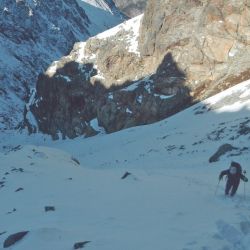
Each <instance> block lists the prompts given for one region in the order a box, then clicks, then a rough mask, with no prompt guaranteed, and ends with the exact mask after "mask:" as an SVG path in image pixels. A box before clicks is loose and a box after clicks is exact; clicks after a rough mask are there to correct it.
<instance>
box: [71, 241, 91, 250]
mask: <svg viewBox="0 0 250 250" xmlns="http://www.w3.org/2000/svg"><path fill="white" fill-rule="evenodd" d="M90 242H91V241H82V242H77V243H75V244H74V249H81V248H84V247H85V245H86V244H88V243H90Z"/></svg>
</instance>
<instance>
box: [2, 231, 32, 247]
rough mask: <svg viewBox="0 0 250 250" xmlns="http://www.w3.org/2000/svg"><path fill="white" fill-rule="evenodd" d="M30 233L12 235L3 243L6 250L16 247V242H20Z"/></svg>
mask: <svg viewBox="0 0 250 250" xmlns="http://www.w3.org/2000/svg"><path fill="white" fill-rule="evenodd" d="M28 232H29V231H24V232H19V233H15V234H12V235H10V236H9V237H8V238H7V239H6V240H5V241H4V243H3V247H4V248H8V247H10V246H12V245H14V244H15V243H16V242H18V241H20V240H21V239H22V238H23V237H24V236H25V235H26V234H27V233H28Z"/></svg>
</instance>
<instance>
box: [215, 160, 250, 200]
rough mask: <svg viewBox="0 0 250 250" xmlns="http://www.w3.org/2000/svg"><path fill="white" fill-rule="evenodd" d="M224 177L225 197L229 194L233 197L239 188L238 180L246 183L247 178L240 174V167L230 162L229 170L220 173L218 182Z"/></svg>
mask: <svg viewBox="0 0 250 250" xmlns="http://www.w3.org/2000/svg"><path fill="white" fill-rule="evenodd" d="M224 175H226V176H227V183H226V188H225V195H228V194H229V192H230V195H231V196H234V195H235V193H236V191H237V189H238V187H239V184H240V180H243V181H245V182H247V181H248V179H247V177H246V176H245V175H243V174H242V168H241V165H240V164H239V163H237V162H234V161H232V162H231V165H230V168H229V169H227V170H224V171H222V172H221V173H220V176H219V180H222V178H223V176H224Z"/></svg>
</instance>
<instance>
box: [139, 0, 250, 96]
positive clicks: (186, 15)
mask: <svg viewBox="0 0 250 250" xmlns="http://www.w3.org/2000/svg"><path fill="white" fill-rule="evenodd" d="M249 45H250V1H243V0H241V1H233V0H231V1H224V0H219V1H217V0H216V1H213V0H212V1H205V0H191V1H184V0H183V1H178V4H176V1H165V0H161V1H157V2H155V1H153V0H150V1H149V3H148V8H147V10H146V13H145V15H144V19H143V23H142V26H141V35H140V51H141V55H142V56H144V57H150V58H154V62H155V66H157V65H158V64H159V63H160V62H161V60H162V57H163V56H164V55H165V54H166V53H171V54H172V56H173V58H174V60H175V61H176V62H177V64H178V66H179V67H180V68H181V69H182V70H183V71H184V72H185V74H186V77H187V84H188V86H189V88H190V90H191V92H192V96H193V97H194V98H195V99H204V98H205V97H208V96H210V95H212V94H215V93H217V92H219V91H221V90H223V89H225V88H227V87H229V86H231V85H233V84H236V83H238V82H239V81H241V80H244V79H248V78H249V76H250V75H249V73H248V72H249V68H250V61H249V59H248V58H249V53H250V46H249ZM151 66H152V64H151V63H150V65H148V67H151Z"/></svg>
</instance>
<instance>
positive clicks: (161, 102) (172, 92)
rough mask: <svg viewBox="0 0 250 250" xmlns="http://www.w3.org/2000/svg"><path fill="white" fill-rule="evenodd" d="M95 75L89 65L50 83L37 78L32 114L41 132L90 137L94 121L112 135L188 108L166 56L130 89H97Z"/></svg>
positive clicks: (60, 73)
mask: <svg viewBox="0 0 250 250" xmlns="http://www.w3.org/2000/svg"><path fill="white" fill-rule="evenodd" d="M96 74H97V71H96V70H95V69H94V68H93V65H92V64H83V65H81V64H78V63H76V62H70V63H66V64H65V65H64V66H63V67H62V68H59V69H58V70H57V72H56V73H55V74H54V75H53V77H49V76H48V75H46V74H44V75H41V76H40V78H39V81H38V83H37V96H36V99H37V102H36V105H34V106H32V111H33V113H34V114H35V116H36V117H37V118H38V124H39V129H40V130H41V131H42V132H44V133H47V134H51V135H52V136H53V138H54V139H57V138H58V134H60V133H61V134H62V137H63V138H65V137H66V136H67V137H69V138H74V137H76V136H80V135H85V136H89V133H88V131H89V129H90V128H91V120H93V119H97V120H98V124H99V126H102V127H104V129H105V130H106V132H108V133H111V132H115V131H118V130H121V129H124V128H129V127H132V126H137V125H142V124H148V123H152V122H155V121H159V120H161V119H163V118H165V117H167V116H170V115H172V114H174V113H176V112H178V111H180V110H181V109H183V108H184V107H187V106H188V105H190V102H191V99H190V96H189V90H188V88H187V87H186V86H184V82H185V74H184V72H182V71H181V70H179V68H178V66H177V65H176V63H175V62H174V61H173V58H172V56H171V54H168V55H166V57H165V58H164V60H163V61H162V64H161V65H160V66H159V68H158V70H157V72H156V74H154V75H152V76H151V77H147V78H143V79H141V80H139V81H135V82H134V83H133V84H134V86H133V87H128V88H122V87H119V88H118V89H117V88H115V89H113V90H112V88H111V89H106V88H105V87H104V86H103V85H102V84H101V83H98V82H95V83H94V84H92V83H91V77H92V76H95V75H96ZM159 79H160V80H159ZM95 134H96V132H94V133H93V135H95Z"/></svg>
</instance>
